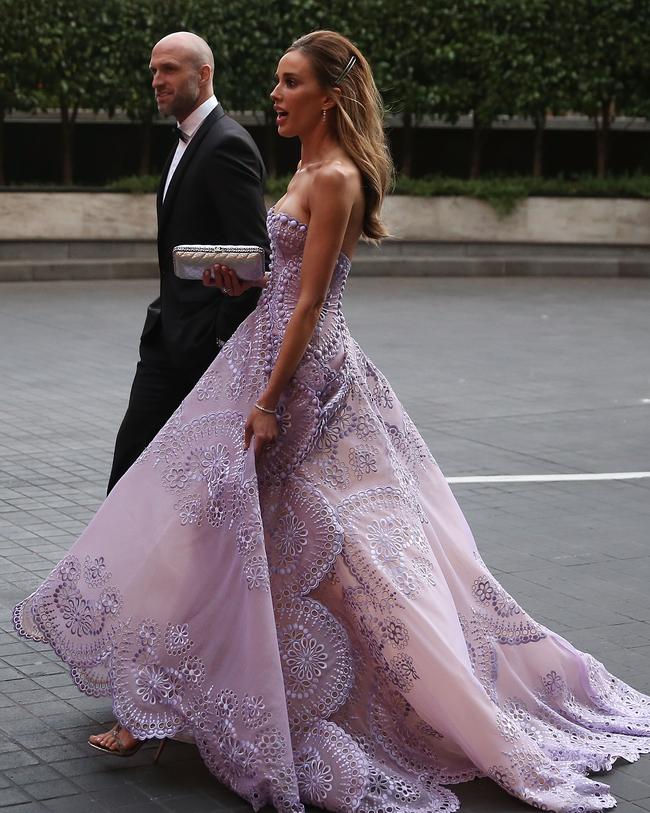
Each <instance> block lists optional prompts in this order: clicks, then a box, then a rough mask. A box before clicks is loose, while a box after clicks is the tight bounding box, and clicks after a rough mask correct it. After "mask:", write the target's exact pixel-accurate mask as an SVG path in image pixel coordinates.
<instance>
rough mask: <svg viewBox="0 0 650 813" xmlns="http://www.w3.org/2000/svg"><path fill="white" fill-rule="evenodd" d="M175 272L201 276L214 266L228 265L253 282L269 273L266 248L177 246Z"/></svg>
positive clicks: (178, 275)
mask: <svg viewBox="0 0 650 813" xmlns="http://www.w3.org/2000/svg"><path fill="white" fill-rule="evenodd" d="M172 257H173V261H174V274H176V276H177V277H180V278H181V279H201V278H202V277H203V272H204V271H205V269H206V268H208V267H209V266H211V265H215V264H216V263H219V265H227V266H228V267H229V268H232V270H233V271H234V272H235V274H237V276H238V277H239V279H241V280H246V281H248V282H251V281H253V280H257V279H261V278H262V277H263V276H264V272H265V270H266V269H265V256H264V249H263V248H260V246H200V245H187V246H174V250H173V251H172Z"/></svg>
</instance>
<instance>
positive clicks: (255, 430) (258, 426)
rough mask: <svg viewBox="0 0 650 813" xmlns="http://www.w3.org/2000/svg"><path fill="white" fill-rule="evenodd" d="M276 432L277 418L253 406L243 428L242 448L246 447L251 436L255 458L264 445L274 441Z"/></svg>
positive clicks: (249, 442)
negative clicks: (253, 440) (253, 441)
mask: <svg viewBox="0 0 650 813" xmlns="http://www.w3.org/2000/svg"><path fill="white" fill-rule="evenodd" d="M278 432H279V429H278V419H277V418H276V417H275V415H273V414H271V413H267V412H261V411H260V410H259V409H255V407H253V409H252V410H251V413H250V415H249V416H248V420H247V421H246V428H245V429H244V449H248V447H249V446H250V444H251V440H252V438H255V457H256V458H257V457H259V456H260V454H261V453H262V452H263V451H264V447H265V446H266V445H268V444H269V443H273V442H274V441H275V439H276V438H277V436H278Z"/></svg>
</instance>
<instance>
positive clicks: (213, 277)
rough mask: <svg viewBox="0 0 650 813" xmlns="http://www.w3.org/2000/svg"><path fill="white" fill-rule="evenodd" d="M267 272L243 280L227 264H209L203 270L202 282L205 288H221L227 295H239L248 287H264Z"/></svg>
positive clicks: (267, 275) (267, 276)
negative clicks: (252, 278)
mask: <svg viewBox="0 0 650 813" xmlns="http://www.w3.org/2000/svg"><path fill="white" fill-rule="evenodd" d="M268 278H269V274H265V275H264V276H263V277H262V278H261V279H256V280H251V281H247V280H243V279H239V277H238V276H237V274H235V272H234V271H233V270H232V268H229V267H228V266H227V265H219V264H218V263H217V264H216V265H211V266H210V267H209V268H206V269H205V271H204V272H203V284H204V285H205V286H206V287H207V288H221V290H222V291H223V293H224V294H226V295H227V296H241V294H243V293H244V291H248V289H249V288H266V283H267V281H268Z"/></svg>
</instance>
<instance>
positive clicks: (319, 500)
mask: <svg viewBox="0 0 650 813" xmlns="http://www.w3.org/2000/svg"><path fill="white" fill-rule="evenodd" d="M268 222H269V232H270V237H271V243H272V248H273V258H272V272H271V278H270V283H269V286H268V288H267V289H266V290H265V291H264V293H263V295H262V297H261V298H260V301H259V305H258V307H257V309H256V310H255V311H254V312H253V313H252V314H251V315H250V316H249V317H248V318H247V319H246V321H245V322H243V323H242V324H241V326H240V327H239V328H238V330H237V331H236V333H235V334H234V335H233V337H232V338H231V339H230V341H229V342H228V343H227V344H226V345H225V346H224V348H223V349H222V351H221V352H220V353H219V355H218V357H217V358H216V359H215V361H214V362H213V363H212V364H211V365H210V367H209V368H208V370H207V371H206V372H205V374H204V375H203V377H202V378H201V380H200V381H199V382H198V384H197V385H196V387H195V388H194V390H193V391H192V392H191V393H190V395H189V396H188V397H187V398H186V399H185V401H184V402H183V403H182V405H181V406H180V407H179V408H178V410H177V411H176V412H175V413H174V415H173V416H172V417H171V418H170V420H169V421H168V423H167V424H166V425H165V427H164V428H163V429H162V430H161V431H160V433H159V434H158V435H157V437H156V438H155V439H154V441H153V442H152V443H151V444H150V446H149V447H148V448H147V449H146V450H145V452H144V453H143V454H142V456H141V457H140V459H139V460H138V461H137V463H136V464H134V465H133V467H132V468H131V469H130V470H129V471H128V472H127V474H126V475H125V476H124V477H123V478H122V480H121V481H120V482H119V484H118V485H117V487H116V488H115V489H114V491H113V492H112V493H111V495H110V496H109V497H108V498H107V499H106V501H105V502H104V503H103V505H102V506H101V508H100V509H99V511H98V512H97V514H96V516H95V517H94V519H93V520H92V522H91V523H90V525H89V526H88V528H87V529H86V531H85V532H84V533H83V535H82V536H81V538H80V539H79V540H78V541H77V543H76V544H75V545H74V546H73V548H72V549H71V551H70V553H69V554H68V555H67V556H66V557H65V559H63V561H61V562H60V563H59V564H58V565H57V567H56V568H55V569H54V570H53V571H52V573H51V574H50V576H49V577H48V578H47V579H46V580H45V581H44V582H43V584H42V585H41V586H40V587H39V588H38V589H37V590H36V591H35V592H34V593H33V594H32V595H31V596H30V597H29V598H28V599H26V600H25V601H24V602H23V603H22V604H20V605H19V606H18V607H16V609H15V613H14V621H15V626H16V629H17V630H18V632H19V633H20V634H21V635H24V636H26V637H28V638H31V639H33V640H37V641H46V642H47V643H48V644H50V646H51V647H52V648H53V649H54V650H55V652H56V653H57V654H58V655H59V656H60V657H61V658H62V659H63V660H64V661H65V662H66V663H67V664H68V665H69V667H70V669H71V673H72V676H73V678H74V681H75V683H76V684H77V686H78V687H79V689H80V690H81V691H82V692H85V693H86V694H88V695H92V696H95V697H99V696H107V697H109V696H110V697H112V699H113V708H114V713H115V717H116V718H117V720H119V722H121V723H122V724H123V725H124V726H126V727H127V728H128V729H129V730H130V731H132V732H133V733H134V734H135V735H136V736H137V737H140V738H153V737H173V736H175V735H184V736H186V737H191V738H192V740H193V741H194V742H195V743H196V745H197V747H198V748H199V750H200V753H201V755H202V758H203V759H204V760H205V763H206V765H207V766H208V768H209V769H210V771H212V773H213V774H214V775H215V776H216V777H217V778H218V779H219V780H220V781H221V782H223V783H224V784H225V785H227V786H228V787H230V788H232V789H233V790H234V791H235V792H236V793H238V794H240V795H241V796H242V797H244V798H245V799H247V800H248V801H249V802H250V803H251V805H252V806H253V807H254V808H255V809H257V808H260V807H261V806H263V805H264V804H267V803H268V804H271V805H274V806H275V807H276V808H277V809H278V810H280V811H302V810H303V805H304V804H312V805H316V806H319V807H323V808H326V809H328V810H332V811H341V813H343V812H345V813H355V812H356V811H358V812H359V813H420V812H424V811H427V813H434V811H435V812H436V813H437V812H438V811H441V812H442V811H445V813H446V812H447V811H454V810H457V809H458V799H457V797H456V796H455V795H454V793H453V792H452V791H451V790H450V789H449V786H453V785H454V784H455V783H459V782H465V781H467V780H469V779H472V778H474V777H478V776H487V777H490V778H491V779H493V780H494V781H495V782H497V783H498V784H499V785H500V786H501V787H502V788H504V789H505V790H506V791H508V792H509V793H511V794H513V795H515V796H517V797H519V798H520V799H523V800H525V801H526V802H528V803H530V804H532V805H535V806H537V807H541V808H542V809H544V810H553V811H564V812H565V813H569V812H570V811H571V812H572V813H573V812H576V813H577V811H595V810H602V809H605V808H608V807H611V806H613V805H614V804H615V800H614V798H613V797H612V796H611V795H610V793H609V788H608V786H607V785H605V784H603V783H602V782H599V781H593V780H591V779H589V778H587V773H588V772H589V771H602V770H604V769H608V768H610V767H611V766H612V764H613V762H614V760H615V759H616V758H617V757H624V758H625V759H627V760H630V761H632V760H636V759H637V758H638V756H639V754H640V753H643V752H648V751H650V697H648V696H645V695H642V694H640V693H639V692H637V691H635V690H634V689H633V688H631V687H630V686H627V685H626V684H624V683H623V682H621V681H620V680H618V679H617V678H616V677H613V676H612V675H611V674H609V673H608V672H607V671H606V670H605V668H604V666H603V665H602V664H601V663H599V662H598V661H597V660H595V659H594V658H593V657H591V656H590V655H588V654H585V653H583V652H579V651H578V650H576V649H575V648H574V647H573V646H572V645H571V644H570V643H569V642H568V641H566V640H564V639H563V638H561V637H560V636H559V635H556V634H555V633H553V632H552V631H551V630H549V629H546V628H545V627H544V626H542V625H541V624H539V623H537V622H536V621H535V620H534V619H533V618H531V617H530V616H529V615H528V614H527V613H526V612H525V610H523V609H522V608H521V607H520V606H519V605H518V604H517V602H516V601H515V599H514V598H512V597H511V596H510V595H508V593H507V592H506V591H505V590H504V588H503V587H502V586H501V585H500V584H499V583H498V581H497V580H496V579H495V578H494V576H493V575H492V574H491V573H490V571H489V570H488V569H487V567H486V566H485V564H484V563H483V561H482V560H481V557H480V555H479V553H478V551H477V548H476V545H475V543H474V540H473V538H472V534H471V532H470V529H469V527H468V525H467V523H466V521H465V519H464V518H463V515H462V513H461V511H460V509H459V507H458V505H457V503H456V501H455V499H454V497H453V495H452V493H451V491H450V489H449V487H448V485H447V483H446V482H445V478H444V477H443V475H442V473H441V472H440V469H439V468H438V466H437V464H436V462H435V461H434V459H433V458H432V457H431V454H430V453H429V451H428V449H427V447H426V446H425V444H424V442H423V440H422V438H421V437H420V435H419V434H418V432H417V430H416V428H415V426H414V425H413V423H412V421H411V420H410V418H409V417H408V415H407V414H406V412H405V410H404V408H403V407H402V406H401V404H400V402H399V401H398V399H397V397H396V395H395V393H394V392H393V390H392V389H391V386H390V384H389V383H388V381H387V380H386V378H385V377H384V376H383V375H382V373H381V372H380V371H379V370H378V369H377V368H376V367H375V366H374V364H373V363H372V362H371V361H370V360H369V359H368V357H367V356H366V355H365V354H364V353H363V351H362V350H361V349H360V347H359V346H358V344H357V343H356V342H355V341H354V339H353V338H352V336H351V335H350V333H349V331H348V328H347V326H346V322H345V318H344V315H343V311H342V309H341V299H342V294H343V289H344V285H345V281H346V277H347V275H348V271H349V269H350V261H349V260H348V258H347V257H346V256H345V255H343V254H341V255H340V257H339V259H338V262H337V263H336V268H335V270H334V276H333V278H332V282H331V286H330V289H329V293H328V296H327V299H326V302H325V305H324V307H323V310H322V314H321V316H320V320H319V322H318V325H317V327H316V330H315V332H314V335H313V338H312V340H311V341H310V343H309V346H308V348H307V350H306V352H305V354H304V357H303V359H302V361H301V362H300V365H299V367H298V369H297V371H296V373H295V375H294V377H293V379H292V381H291V383H290V385H289V386H288V388H287V390H286V392H285V394H284V397H283V399H282V401H281V403H280V405H279V409H278V420H279V425H280V435H279V438H278V440H277V442H276V443H275V444H273V445H272V446H270V447H268V448H267V450H266V451H265V452H264V453H263V454H262V456H261V457H260V459H259V460H258V461H257V463H256V461H255V458H254V454H253V451H252V448H251V449H249V450H248V451H244V448H243V434H244V423H245V420H246V418H247V416H248V414H249V412H250V409H251V406H252V404H253V403H254V401H255V399H256V398H257V397H258V395H259V393H260V392H261V391H262V390H263V388H264V386H265V384H266V381H267V378H268V376H269V373H270V371H271V369H272V367H273V363H274V361H275V358H276V356H277V353H278V350H279V348H280V344H281V342H282V338H283V334H284V330H285V327H286V324H287V321H288V319H289V317H290V315H291V313H292V309H293V307H294V304H295V302H296V298H297V296H298V290H299V281H300V269H301V262H302V254H303V248H304V243H305V239H306V234H307V226H306V225H304V224H302V223H300V222H298V221H296V220H294V219H292V218H291V217H290V216H288V215H286V214H283V213H281V212H274V211H273V210H271V212H270V213H269V221H268Z"/></svg>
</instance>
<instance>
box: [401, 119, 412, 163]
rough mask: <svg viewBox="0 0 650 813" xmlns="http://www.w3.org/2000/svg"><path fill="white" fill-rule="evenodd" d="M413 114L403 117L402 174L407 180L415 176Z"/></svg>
mask: <svg viewBox="0 0 650 813" xmlns="http://www.w3.org/2000/svg"><path fill="white" fill-rule="evenodd" d="M413 129H414V128H413V114H412V113H404V114H403V115H402V160H401V163H400V172H401V173H402V175H405V176H406V177H407V178H410V177H411V175H412V174H413Z"/></svg>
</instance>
